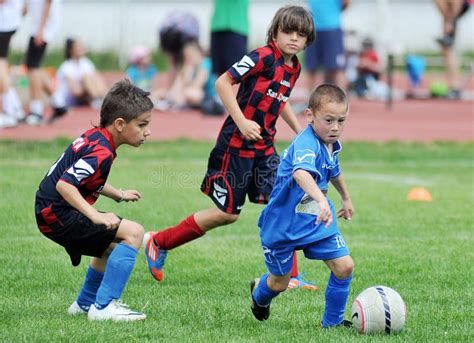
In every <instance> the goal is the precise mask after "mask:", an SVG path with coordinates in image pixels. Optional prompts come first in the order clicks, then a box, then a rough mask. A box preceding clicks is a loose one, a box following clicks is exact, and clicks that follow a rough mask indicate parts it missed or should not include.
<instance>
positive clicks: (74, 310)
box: [67, 300, 89, 316]
mask: <svg viewBox="0 0 474 343" xmlns="http://www.w3.org/2000/svg"><path fill="white" fill-rule="evenodd" d="M87 311H89V308H87V309H84V308H82V307H81V306H79V304H78V303H77V301H76V300H74V302H73V303H72V304H71V306H69V308H68V309H67V313H68V314H69V315H71V316H76V315H78V314H87Z"/></svg>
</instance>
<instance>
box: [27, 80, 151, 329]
mask: <svg viewBox="0 0 474 343" xmlns="http://www.w3.org/2000/svg"><path fill="white" fill-rule="evenodd" d="M149 94H150V93H148V92H145V91H143V90H141V89H140V88H138V87H135V86H133V85H132V84H131V83H130V82H129V81H128V80H123V81H120V82H117V83H116V84H115V85H114V86H113V87H112V88H111V89H110V91H109V92H108V93H107V95H106V96H105V98H104V102H103V104H102V109H101V111H100V126H99V127H96V128H92V129H90V130H88V131H86V132H85V133H84V134H82V135H81V136H80V137H79V138H77V139H76V140H75V141H74V142H72V143H71V145H70V146H69V147H68V148H67V149H66V150H65V151H64V152H63V154H62V155H61V156H60V157H59V159H58V160H57V161H56V162H55V163H54V164H53V165H52V166H51V168H50V169H49V171H48V173H47V174H46V175H45V177H44V179H43V180H42V181H41V183H40V185H39V189H38V191H37V192H36V201H35V214H36V222H37V224H38V228H39V230H40V231H41V233H43V235H45V236H46V237H48V238H49V239H51V240H52V241H54V242H55V243H57V244H59V245H61V246H63V247H64V249H65V250H66V252H67V253H68V254H69V256H70V258H71V263H72V265H73V266H78V265H79V264H80V262H81V256H82V255H86V256H92V259H91V262H90V266H89V269H88V270H87V273H86V278H85V280H84V284H83V286H82V288H81V290H80V292H79V295H78V296H77V298H76V300H75V301H74V302H73V304H72V305H71V306H70V307H69V309H68V313H69V314H70V315H77V314H88V317H89V320H113V321H135V320H143V319H145V318H146V316H145V314H144V313H141V312H137V311H132V310H131V309H130V308H129V307H128V306H126V305H125V304H124V303H122V302H121V301H120V296H121V295H122V292H123V290H124V288H125V285H126V284H127V282H128V279H129V277H130V274H131V273H132V270H133V267H134V265H135V259H136V255H137V253H138V249H139V248H140V246H141V244H142V240H143V234H144V229H143V227H142V226H141V225H140V224H138V223H135V222H133V221H130V220H127V219H122V218H120V217H118V216H117V215H116V214H114V213H104V212H99V211H98V210H96V209H95V208H94V207H93V206H92V205H93V204H94V203H95V202H96V200H97V198H98V197H99V195H104V196H106V197H108V198H111V199H113V200H115V201H117V202H121V201H127V202H128V201H138V200H139V199H140V198H141V195H140V193H139V192H138V191H136V190H121V189H117V188H115V187H113V186H112V185H110V184H109V183H107V182H106V181H107V177H108V175H109V172H110V169H111V167H112V162H113V161H114V159H115V157H116V149H117V148H118V147H119V146H120V145H123V144H127V145H132V146H135V147H138V146H140V145H141V144H143V143H144V142H145V140H146V139H147V137H148V136H149V135H150V129H149V124H150V121H151V114H152V113H151V110H152V109H153V103H152V102H151V100H150V98H149V97H148V95H149Z"/></svg>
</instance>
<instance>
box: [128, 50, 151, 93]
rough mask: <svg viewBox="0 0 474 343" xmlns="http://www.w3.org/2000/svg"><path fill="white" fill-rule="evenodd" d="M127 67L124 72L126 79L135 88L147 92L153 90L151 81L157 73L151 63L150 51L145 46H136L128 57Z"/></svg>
mask: <svg viewBox="0 0 474 343" xmlns="http://www.w3.org/2000/svg"><path fill="white" fill-rule="evenodd" d="M129 63H130V64H129V66H128V68H127V70H126V74H127V77H128V78H129V79H130V80H131V81H132V82H133V83H134V84H135V86H137V87H139V88H141V89H143V90H146V91H148V92H150V91H151V89H152V88H153V80H154V78H155V76H156V74H157V72H158V70H157V69H156V67H155V66H154V65H153V64H152V63H151V52H150V49H149V48H147V47H145V46H136V47H134V48H133V49H132V52H131V53H130V56H129Z"/></svg>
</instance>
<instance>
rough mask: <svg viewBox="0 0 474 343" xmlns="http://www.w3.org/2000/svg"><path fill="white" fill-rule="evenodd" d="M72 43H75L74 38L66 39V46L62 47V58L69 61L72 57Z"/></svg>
mask: <svg viewBox="0 0 474 343" xmlns="http://www.w3.org/2000/svg"><path fill="white" fill-rule="evenodd" d="M74 43H76V39H75V38H71V37H69V38H67V39H66V44H65V45H64V58H65V59H67V60H69V59H71V57H72V48H73V47H74Z"/></svg>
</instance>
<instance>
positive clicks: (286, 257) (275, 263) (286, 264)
mask: <svg viewBox="0 0 474 343" xmlns="http://www.w3.org/2000/svg"><path fill="white" fill-rule="evenodd" d="M262 248H263V257H264V259H265V264H266V265H267V268H268V271H269V272H270V273H272V274H273V275H276V276H283V275H286V274H288V273H289V272H291V267H292V265H293V258H294V251H295V250H303V253H304V256H305V257H306V258H308V259H310V260H323V261H327V260H333V259H336V258H339V257H343V256H348V255H349V248H348V247H347V245H346V242H345V241H344V238H343V237H342V235H341V234H340V233H339V232H338V233H336V234H334V235H332V236H329V237H326V238H324V239H322V240H320V241H316V242H313V243H310V244H306V245H303V246H287V247H284V248H277V249H270V248H268V247H265V246H262Z"/></svg>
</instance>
